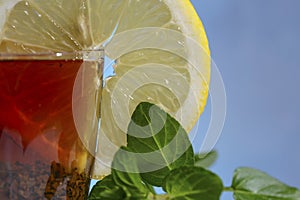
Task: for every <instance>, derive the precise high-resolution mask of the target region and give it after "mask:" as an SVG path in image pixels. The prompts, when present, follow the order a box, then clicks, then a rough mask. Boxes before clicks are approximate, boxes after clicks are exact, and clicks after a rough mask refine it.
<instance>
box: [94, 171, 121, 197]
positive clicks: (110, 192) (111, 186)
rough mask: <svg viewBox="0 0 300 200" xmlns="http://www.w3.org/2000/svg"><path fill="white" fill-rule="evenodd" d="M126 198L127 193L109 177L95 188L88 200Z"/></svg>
mask: <svg viewBox="0 0 300 200" xmlns="http://www.w3.org/2000/svg"><path fill="white" fill-rule="evenodd" d="M125 197H126V194H125V192H124V191H123V190H122V188H120V187H119V186H118V185H117V184H116V183H115V182H114V181H113V179H112V176H111V175H109V176H106V177H105V178H104V179H102V180H101V181H98V182H97V183H96V184H95V185H94V186H93V188H92V190H91V192H90V195H89V198H88V199H89V200H97V199H103V200H123V199H124V198H125Z"/></svg>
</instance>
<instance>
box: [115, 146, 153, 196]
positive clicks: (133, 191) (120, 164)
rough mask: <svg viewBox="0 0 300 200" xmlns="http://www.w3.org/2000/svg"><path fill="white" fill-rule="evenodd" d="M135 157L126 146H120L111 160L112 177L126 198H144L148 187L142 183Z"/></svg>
mask: <svg viewBox="0 0 300 200" xmlns="http://www.w3.org/2000/svg"><path fill="white" fill-rule="evenodd" d="M137 172H138V168H137V163H136V160H135V157H134V156H132V155H131V152H129V151H128V149H127V148H126V147H121V148H120V149H119V150H118V151H117V152H116V154H115V156H114V159H113V162H112V177H113V180H114V181H115V183H116V184H117V185H118V186H120V187H121V188H122V189H123V190H124V191H125V193H126V197H127V199H146V197H147V196H148V193H149V189H148V188H147V187H146V186H145V184H143V182H142V178H141V176H140V174H139V173H137Z"/></svg>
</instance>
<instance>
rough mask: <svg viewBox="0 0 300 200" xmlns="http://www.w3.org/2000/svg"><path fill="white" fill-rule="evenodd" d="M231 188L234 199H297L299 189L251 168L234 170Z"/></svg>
mask: <svg viewBox="0 0 300 200" xmlns="http://www.w3.org/2000/svg"><path fill="white" fill-rule="evenodd" d="M231 187H232V189H233V191H234V198H235V199H236V200H299V199H300V191H299V190H298V189H297V188H294V187H290V186H288V185H286V184H284V183H282V182H280V181H278V180H277V179H275V178H273V177H271V176H269V175H268V174H265V173H264V172H261V171H258V170H256V169H252V168H246V167H243V168H238V169H237V170H235V172H234V177H233V181H232V186H231Z"/></svg>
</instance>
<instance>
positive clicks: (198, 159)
mask: <svg viewBox="0 0 300 200" xmlns="http://www.w3.org/2000/svg"><path fill="white" fill-rule="evenodd" d="M217 157H218V153H217V151H211V152H209V153H200V154H196V155H195V166H199V167H204V168H209V167H210V166H211V165H212V164H213V163H214V162H215V161H216V160H217Z"/></svg>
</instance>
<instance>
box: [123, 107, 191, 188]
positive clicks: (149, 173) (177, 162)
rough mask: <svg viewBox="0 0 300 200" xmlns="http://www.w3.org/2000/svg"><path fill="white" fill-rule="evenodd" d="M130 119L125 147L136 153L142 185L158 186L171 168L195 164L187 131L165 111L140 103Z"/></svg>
mask: <svg viewBox="0 0 300 200" xmlns="http://www.w3.org/2000/svg"><path fill="white" fill-rule="evenodd" d="M131 119H132V120H131V122H130V124H129V126H128V133H127V142H128V144H127V147H128V148H130V150H131V151H132V152H134V153H136V158H137V161H138V167H139V170H140V173H141V176H142V178H143V180H144V181H145V182H148V183H150V184H151V185H155V186H161V185H162V183H163V180H164V178H165V177H166V176H167V175H168V174H169V173H170V171H171V170H172V169H175V168H178V167H180V166H184V165H193V164H194V152H193V148H192V145H191V142H190V141H189V138H188V135H187V133H186V131H185V130H184V129H183V128H182V127H181V125H180V124H179V123H178V122H177V121H176V120H175V119H174V118H172V117H171V116H170V115H169V114H167V113H166V112H165V111H163V110H162V109H160V108H159V107H158V106H156V105H153V104H151V103H146V102H143V103H140V104H139V105H138V106H137V108H136V110H135V111H134V113H133V115H132V118H131Z"/></svg>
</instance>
